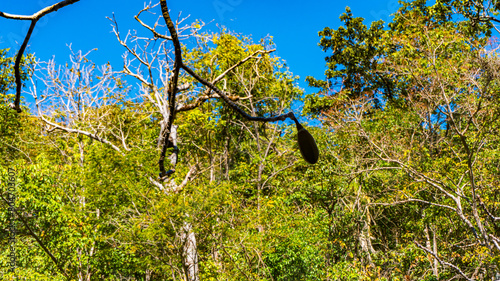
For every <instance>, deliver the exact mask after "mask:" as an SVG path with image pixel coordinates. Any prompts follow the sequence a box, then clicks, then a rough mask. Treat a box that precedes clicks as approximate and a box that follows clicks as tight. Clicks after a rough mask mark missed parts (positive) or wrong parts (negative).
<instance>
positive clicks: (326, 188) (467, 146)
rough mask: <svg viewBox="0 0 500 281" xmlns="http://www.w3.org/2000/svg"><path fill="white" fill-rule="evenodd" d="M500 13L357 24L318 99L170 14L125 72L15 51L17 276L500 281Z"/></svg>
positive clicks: (1, 235) (85, 59) (9, 96)
mask: <svg viewBox="0 0 500 281" xmlns="http://www.w3.org/2000/svg"><path fill="white" fill-rule="evenodd" d="M77 2H78V0H66V1H62V2H60V3H58V4H56V5H54V6H50V7H47V9H44V10H41V11H40V12H38V13H36V14H34V15H33V16H30V17H28V16H26V17H24V18H16V17H20V16H16V15H12V14H7V13H8V11H1V12H0V16H2V17H6V18H10V19H18V20H29V21H30V22H31V24H32V25H33V26H34V25H35V24H36V22H37V21H38V20H39V18H41V17H43V16H45V15H46V14H48V13H50V12H52V11H53V10H54V9H55V10H57V9H60V12H61V13H64V11H65V8H66V7H67V6H69V5H77V4H78V3H77ZM57 5H59V6H57ZM51 9H52V10H51ZM499 9H500V6H499V3H497V1H483V2H478V1H475V2H471V1H461V0H453V1H452V0H438V1H424V0H416V1H411V2H402V3H400V6H399V8H398V10H397V12H396V13H395V14H394V17H393V18H392V19H391V22H388V23H385V22H383V21H381V20H380V21H375V22H372V23H370V24H369V25H367V22H366V21H365V20H364V19H363V18H361V17H357V16H356V14H355V12H353V11H351V9H350V8H346V10H345V13H343V14H341V15H340V20H341V22H342V25H341V26H339V27H337V28H330V27H325V28H324V29H323V30H321V31H319V33H318V35H319V38H318V42H319V44H318V45H319V46H318V47H319V48H321V49H322V50H323V51H324V52H325V62H326V64H325V75H324V77H312V76H309V77H307V78H306V80H307V82H308V83H309V85H311V86H312V87H315V88H316V89H317V92H316V93H308V92H304V90H303V89H301V88H300V87H299V86H298V83H297V81H299V79H300V78H299V77H297V76H296V75H294V74H293V69H290V68H288V67H287V65H286V63H285V59H286V58H281V57H279V56H278V55H277V54H276V49H278V50H279V46H277V45H276V44H274V42H273V40H272V38H271V37H266V38H262V40H260V41H259V42H255V41H254V40H253V39H252V38H251V36H249V35H242V34H238V33H235V32H232V31H230V30H227V29H220V30H219V31H218V32H212V31H210V30H209V29H208V28H207V27H206V26H205V24H204V23H203V22H201V21H197V20H194V21H193V22H191V23H188V22H184V21H182V20H181V19H172V18H170V14H169V11H168V7H167V3H166V1H165V0H162V1H160V3H159V4H156V5H152V4H149V5H146V6H145V8H144V9H143V10H140V11H137V16H136V21H137V26H138V28H142V29H144V31H147V32H148V34H149V37H144V36H142V35H137V34H135V33H133V32H124V31H123V30H119V29H118V25H119V21H118V20H117V19H116V18H115V17H110V18H109V20H110V21H111V23H112V32H113V34H114V36H115V37H116V46H117V49H119V48H120V49H119V52H124V53H125V55H124V56H123V58H124V61H123V67H122V68H120V69H115V68H113V67H112V66H111V65H110V64H104V65H98V64H96V63H95V62H93V61H92V60H91V59H90V53H91V52H87V53H86V52H83V51H79V50H72V55H71V61H70V62H69V63H67V64H57V63H56V61H55V60H54V59H52V60H49V61H41V60H40V59H38V58H37V57H36V56H34V55H33V54H29V52H25V51H24V50H23V48H22V47H21V48H20V50H16V52H17V55H12V54H13V53H12V50H10V51H9V50H0V136H1V137H0V178H1V185H0V195H1V198H0V205H1V206H2V208H1V210H0V221H1V226H2V227H1V231H0V240H1V241H2V243H0V248H1V253H2V254H1V255H0V264H1V266H0V275H1V276H2V280H18V279H22V278H25V279H26V280H189V281H195V280H492V279H493V280H497V279H494V278H498V276H500V268H499V267H500V263H499V261H500V259H499V257H500V193H499V189H498V186H499V184H500V160H499V159H500V146H499V144H500V132H499V129H498V128H499V126H500V121H499V118H498V117H499V113H500V96H499V93H500V83H499V82H500V80H499V78H500V75H499V72H498V70H499V69H500V60H499V57H498V41H497V37H496V35H497V33H498V30H497V27H496V24H497V23H498V22H500V20H499V19H497V18H496V15H497V14H498V12H499ZM146 13H156V14H157V15H158V21H157V22H156V23H155V22H154V21H153V22H149V21H147V20H146V19H144V18H143V15H144V14H146ZM158 22H162V23H164V24H163V25H162V24H158ZM179 23H181V24H179ZM29 34H30V31H28V36H27V37H26V38H27V40H28V41H29ZM26 44H27V41H26ZM130 81H134V82H133V83H138V85H139V87H132V86H131V85H130ZM27 97H30V98H32V99H33V100H34V106H33V107H31V108H30V107H28V104H27V102H26V98H27ZM297 101H302V102H303V104H304V106H303V108H297V106H296V102H297ZM286 120H288V121H286ZM299 120H300V122H299ZM304 120H318V121H319V122H320V124H321V125H320V126H308V125H307V122H304ZM291 121H293V122H291ZM316 145H317V146H316ZM13 186H15V188H13ZM12 257H15V265H13V264H12V262H13V258H12Z"/></svg>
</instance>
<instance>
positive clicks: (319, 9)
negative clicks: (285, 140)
mask: <svg viewBox="0 0 500 281" xmlns="http://www.w3.org/2000/svg"><path fill="white" fill-rule="evenodd" d="M57 2H59V1H56V0H17V1H13V0H1V1H0V11H2V12H7V13H14V14H29V15H30V14H32V13H34V12H36V11H38V10H40V9H41V8H43V7H45V6H47V5H51V4H54V3H57ZM154 3H155V2H153V4H154ZM167 3H168V6H169V8H170V10H171V16H172V17H174V18H176V17H177V15H178V13H179V12H180V11H182V14H183V15H184V16H186V15H190V18H189V21H192V20H195V19H201V20H203V21H204V22H206V23H208V22H211V23H210V24H209V25H208V26H207V28H208V29H209V30H213V31H217V30H218V27H217V26H216V24H219V25H222V26H225V27H227V28H228V29H229V30H232V31H235V32H237V33H241V34H244V35H251V36H252V38H253V39H254V41H255V42H258V41H259V39H260V38H262V37H265V36H266V35H271V36H273V38H274V42H275V43H276V45H277V52H276V54H277V55H278V56H280V57H282V58H283V59H284V60H286V62H287V64H288V66H289V67H290V70H291V72H293V73H294V74H295V75H299V76H300V82H299V83H300V86H301V87H302V88H304V89H305V90H306V93H311V92H313V91H314V89H309V88H308V87H307V84H306V82H305V81H304V79H305V77H306V76H308V75H312V76H315V77H317V78H322V77H323V73H324V70H325V61H324V57H325V53H323V52H322V51H321V49H320V48H319V47H318V46H317V44H318V42H319V37H318V31H320V30H322V29H323V28H324V27H326V26H328V27H331V28H337V27H338V26H339V25H340V21H339V19H338V18H339V15H340V14H342V13H343V12H344V11H345V7H346V6H349V7H350V8H351V10H352V11H353V14H354V15H355V16H361V17H364V18H365V24H369V23H371V22H372V21H374V20H379V19H383V20H384V21H386V22H388V21H389V20H390V14H392V13H393V12H395V11H396V10H397V8H398V4H397V0H384V1H366V0H352V1H333V0H318V1H314V0H313V1H308V2H307V4H306V1H297V0H288V1H284V0H266V1H264V0H252V1H251V0H182V1H181V0H176V1H173V0H170V1H167ZM143 7H144V2H143V1H142V0H104V1H103V0H81V1H80V2H77V3H75V4H73V5H70V6H67V7H65V8H62V9H60V10H59V11H57V12H55V13H51V14H49V15H47V16H46V17H45V18H43V19H42V20H41V21H40V22H38V24H37V27H36V29H35V32H34V33H33V35H32V37H31V40H30V45H29V51H30V52H34V53H35V54H36V56H37V57H38V58H40V59H42V60H48V59H50V58H51V57H52V56H55V57H56V61H57V62H58V63H64V62H66V61H68V60H69V59H68V55H69V49H68V47H67V45H68V44H70V43H71V44H72V48H73V50H74V51H77V50H82V51H88V50H90V49H92V48H98V51H97V52H94V53H93V55H92V56H91V57H90V58H91V59H92V60H93V61H94V62H96V63H97V64H104V63H106V62H108V61H109V62H110V63H111V64H112V66H113V67H114V68H115V70H121V67H122V65H123V60H122V58H121V56H122V54H123V53H124V49H123V47H122V46H120V45H119V44H118V42H117V40H116V38H115V36H114V34H112V33H111V30H112V28H111V25H110V24H111V22H110V21H109V20H107V19H106V17H107V16H108V17H111V16H112V15H113V13H114V14H115V17H116V18H117V20H118V23H119V27H120V31H121V33H123V34H126V31H127V30H129V29H137V30H141V29H142V26H140V25H139V24H138V23H137V22H136V21H135V20H134V19H133V16H134V15H136V13H137V12H138V11H139V10H140V9H142V8H143ZM157 12H158V14H159V13H160V8H159V6H158V7H157ZM28 26H29V22H27V21H15V20H7V19H3V18H0V49H3V48H11V50H15V51H16V52H17V49H18V46H19V45H20V44H21V43H22V40H23V38H24V36H25V34H26V31H27V29H28ZM11 54H15V53H14V52H12V53H11Z"/></svg>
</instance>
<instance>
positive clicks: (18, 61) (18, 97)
mask: <svg viewBox="0 0 500 281" xmlns="http://www.w3.org/2000/svg"><path fill="white" fill-rule="evenodd" d="M78 1H80V0H64V1H61V2H59V3H56V4H54V5H52V6H48V7H45V8H43V9H41V10H40V11H38V12H36V13H34V14H33V15H31V16H24V15H14V14H8V13H4V12H1V11H0V17H4V18H7V19H14V20H30V21H31V24H30V27H29V29H28V33H27V34H26V36H25V37H24V41H23V44H22V45H21V48H19V51H18V52H17V55H16V63H15V64H14V75H15V77H16V98H15V100H14V103H13V104H10V107H11V108H12V109H15V110H16V111H17V112H19V113H20V112H21V111H22V110H21V106H20V102H21V88H22V83H21V69H20V68H21V58H22V56H23V54H24V51H25V50H26V46H27V45H28V42H29V40H30V37H31V33H33V30H34V29H35V25H36V23H37V22H38V20H39V19H41V18H42V17H43V16H45V15H46V14H49V13H52V12H55V11H57V10H59V9H60V8H62V7H65V6H68V5H71V4H73V3H75V2H78Z"/></svg>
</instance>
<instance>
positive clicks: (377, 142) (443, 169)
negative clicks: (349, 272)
mask: <svg viewBox="0 0 500 281" xmlns="http://www.w3.org/2000/svg"><path fill="white" fill-rule="evenodd" d="M451 8H452V6H450V3H444V2H440V1H438V2H437V3H435V4H434V5H430V6H428V5H427V4H426V2H425V1H414V2H411V3H406V4H403V6H402V7H401V8H400V9H399V10H398V11H397V12H396V14H395V17H394V20H393V22H391V23H390V24H389V27H390V28H389V29H385V30H384V29H382V28H381V27H380V23H374V24H372V26H371V27H370V28H367V27H366V26H364V25H363V24H362V19H360V18H353V17H352V14H351V13H350V11H349V10H348V11H347V13H346V14H344V15H343V16H342V17H341V18H342V19H343V20H344V22H345V26H346V27H341V28H339V29H338V30H331V29H325V30H324V31H323V32H322V33H320V36H322V40H321V43H320V45H321V46H322V47H323V48H324V49H325V50H332V51H333V55H332V56H330V57H328V58H327V61H328V65H327V66H328V70H327V72H326V74H327V76H326V78H327V80H326V81H325V82H321V81H318V80H315V79H313V78H310V79H309V80H310V81H311V85H316V86H321V87H322V90H323V91H322V95H317V96H313V97H311V98H309V99H308V100H307V106H308V109H309V110H310V111H312V112H316V113H320V114H321V116H322V118H324V124H326V125H328V126H329V128H330V130H332V134H333V137H332V138H333V140H334V144H333V146H331V148H330V150H331V153H332V154H333V155H334V157H335V158H334V159H335V162H334V163H335V165H336V166H337V167H338V168H337V171H336V172H335V174H336V175H338V176H341V178H344V181H346V182H350V183H351V184H354V185H355V186H357V188H359V189H358V190H359V191H358V192H357V193H356V196H357V198H358V199H357V200H358V202H359V204H361V206H364V207H362V208H361V209H360V208H359V207H358V208H357V209H358V210H359V211H362V212H363V213H364V214H363V216H362V218H364V219H363V220H361V221H359V223H360V224H361V226H359V227H360V228H361V229H366V230H364V231H368V232H365V233H363V231H361V232H358V233H357V236H358V237H359V239H358V240H359V242H358V243H359V246H358V247H359V248H361V249H363V248H364V250H363V251H362V252H364V253H365V255H367V259H365V260H364V264H369V265H370V266H371V267H372V268H373V270H366V271H367V272H371V273H370V274H375V275H378V276H379V277H387V278H390V277H392V278H394V277H398V278H406V277H405V276H410V277H414V278H429V279H432V278H436V279H440V278H452V277H453V276H455V275H456V274H459V275H460V276H461V277H462V278H466V279H472V278H480V279H486V278H491V277H492V276H495V274H496V273H497V272H498V265H497V259H498V254H499V251H500V248H499V247H498V241H497V239H498V237H497V234H496V233H497V231H496V229H497V226H496V222H495V221H496V214H497V206H496V204H495V203H493V202H492V201H489V200H490V198H495V197H496V193H497V192H496V191H495V188H493V186H494V182H495V181H497V176H496V175H497V171H496V170H497V168H496V167H493V166H491V164H488V163H491V161H495V160H493V159H494V157H495V156H493V155H496V154H497V153H498V152H497V149H496V143H497V142H498V138H497V136H498V134H497V132H496V128H497V125H496V122H497V117H496V116H497V113H498V106H497V105H498V102H497V100H498V95H497V94H496V92H497V90H496V89H497V87H498V84H497V81H498V73H497V71H496V68H495V67H494V66H495V65H497V64H498V60H497V58H496V53H495V49H492V48H491V45H489V41H488V37H487V36H485V35H488V34H489V32H488V31H487V29H485V28H483V27H485V26H486V27H488V26H489V25H482V26H478V25H476V26H474V24H473V22H471V21H467V20H465V21H460V20H457V19H455V17H454V14H453V13H452V11H453V9H451ZM342 56H347V57H348V59H346V60H343V58H342ZM349 56H350V57H349ZM353 56H354V58H352V57H353ZM351 62H356V63H351ZM335 82H337V83H339V87H335V86H334V85H335V84H334V83H335ZM332 85H333V86H332ZM492 157H493V158H492ZM363 221H364V222H363ZM363 225H365V226H368V227H369V228H366V227H365V226H363ZM386 226H390V227H386ZM370 232H371V233H370ZM372 236H373V237H372ZM366 237H372V238H373V239H374V241H372V242H371V245H373V251H372V250H371V249H370V245H369V243H367V242H368V241H369V239H368V240H367V239H366ZM363 240H364V241H365V242H363ZM463 245H468V246H467V247H464V246H463ZM382 252H383V253H382ZM370 256H371V257H370ZM396 257H397V259H396ZM391 260H392V261H391ZM362 261H363V260H362ZM371 264H373V265H371ZM377 266H380V268H381V269H383V270H382V271H378V272H377V270H376V268H374V267H377ZM429 267H430V268H431V269H432V271H428V270H427V268H429ZM388 268H391V270H387V269H388ZM394 269H397V270H394Z"/></svg>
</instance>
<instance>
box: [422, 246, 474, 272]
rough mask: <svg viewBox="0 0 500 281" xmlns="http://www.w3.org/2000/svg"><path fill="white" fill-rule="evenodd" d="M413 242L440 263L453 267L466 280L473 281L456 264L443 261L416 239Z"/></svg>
mask: <svg viewBox="0 0 500 281" xmlns="http://www.w3.org/2000/svg"><path fill="white" fill-rule="evenodd" d="M413 243H415V245H417V247H419V248H420V249H422V250H424V251H425V252H427V253H429V254H431V255H432V256H433V257H434V258H435V259H436V260H437V261H438V262H439V263H440V264H441V265H446V266H449V267H451V268H453V269H454V270H456V271H457V272H458V273H459V274H460V275H462V277H464V278H465V280H468V281H474V279H470V278H469V277H467V275H465V273H463V271H462V270H460V268H458V267H457V266H456V265H454V264H451V263H449V262H445V261H443V260H441V259H440V258H439V257H438V256H437V253H434V252H433V251H431V250H429V249H427V248H425V247H424V246H422V245H420V244H419V243H418V242H417V241H413Z"/></svg>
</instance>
